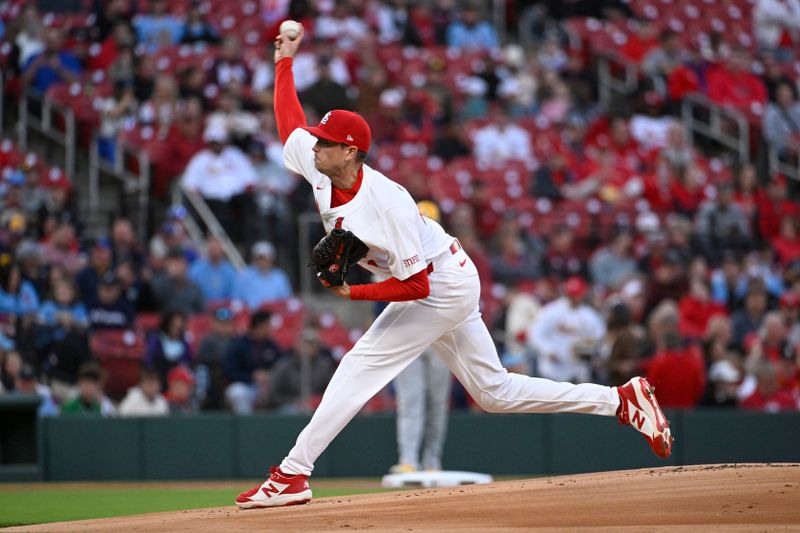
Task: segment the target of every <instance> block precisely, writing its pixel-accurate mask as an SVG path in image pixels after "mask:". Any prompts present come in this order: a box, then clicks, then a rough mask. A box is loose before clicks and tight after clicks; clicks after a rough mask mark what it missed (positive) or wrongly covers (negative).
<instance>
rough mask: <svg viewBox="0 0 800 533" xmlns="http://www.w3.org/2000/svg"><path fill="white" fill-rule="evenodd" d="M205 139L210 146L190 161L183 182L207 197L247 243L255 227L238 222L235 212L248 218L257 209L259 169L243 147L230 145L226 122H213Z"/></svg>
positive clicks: (220, 217) (227, 227)
mask: <svg viewBox="0 0 800 533" xmlns="http://www.w3.org/2000/svg"><path fill="white" fill-rule="evenodd" d="M203 138H204V140H205V141H206V142H208V143H209V144H208V148H207V149H205V150H201V151H200V152H198V153H197V154H196V155H195V156H194V157H192V159H191V161H189V165H188V166H187V167H186V171H185V172H184V174H183V177H182V178H181V179H182V184H183V186H184V187H185V188H186V189H188V190H189V191H194V192H197V193H199V194H200V195H201V196H202V197H203V198H204V199H205V201H206V203H208V207H209V208H210V209H211V211H212V212H213V213H214V215H215V216H216V217H217V220H219V222H220V224H221V225H222V227H223V229H225V231H226V232H227V233H228V235H230V236H231V237H232V238H233V239H234V240H236V241H238V242H246V240H247V239H248V235H252V232H251V231H249V230H250V229H251V228H243V227H242V226H243V225H245V224H238V225H235V224H234V214H235V213H238V214H239V215H240V216H241V217H242V218H246V217H248V216H249V215H252V213H253V212H254V211H255V209H254V206H253V194H252V192H251V191H252V188H253V187H254V186H255V185H256V182H257V175H256V171H255V168H254V167H253V164H252V163H251V162H250V161H249V160H248V159H247V156H245V154H244V153H243V152H242V151H241V150H239V149H238V148H236V147H235V146H230V145H228V144H227V142H228V133H227V131H226V130H225V127H224V126H223V125H222V124H220V123H217V122H211V123H209V124H208V126H207V127H206V131H205V133H204V134H203Z"/></svg>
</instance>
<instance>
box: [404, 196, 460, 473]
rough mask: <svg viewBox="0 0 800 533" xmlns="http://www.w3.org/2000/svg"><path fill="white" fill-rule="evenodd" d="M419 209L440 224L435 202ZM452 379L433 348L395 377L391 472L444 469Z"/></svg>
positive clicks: (422, 203) (424, 204)
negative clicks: (394, 442) (394, 457)
mask: <svg viewBox="0 0 800 533" xmlns="http://www.w3.org/2000/svg"><path fill="white" fill-rule="evenodd" d="M417 208H418V209H419V212H420V214H422V215H423V216H425V217H427V218H429V219H431V220H434V221H436V222H439V218H440V217H439V208H438V207H437V206H436V204H435V203H433V202H431V201H430V200H424V201H421V202H419V203H417ZM452 380H453V378H452V376H451V375H450V369H449V368H447V365H446V364H444V361H443V360H442V359H441V358H440V357H438V356H437V355H436V354H435V353H434V351H433V350H432V349H431V348H428V349H427V350H425V351H424V352H422V355H420V356H419V357H417V358H416V359H415V360H414V361H412V362H411V364H409V365H408V366H407V367H406V369H405V370H403V371H402V372H400V374H398V376H397V377H396V378H395V380H394V390H395V394H396V396H397V452H398V462H397V464H396V465H394V466H393V467H392V468H391V469H390V470H389V472H391V473H392V474H400V473H404V472H414V471H416V470H420V469H421V470H428V471H432V470H441V469H442V449H443V448H444V441H445V437H446V435H447V414H448V410H449V407H450V391H451V389H452V382H453V381H452Z"/></svg>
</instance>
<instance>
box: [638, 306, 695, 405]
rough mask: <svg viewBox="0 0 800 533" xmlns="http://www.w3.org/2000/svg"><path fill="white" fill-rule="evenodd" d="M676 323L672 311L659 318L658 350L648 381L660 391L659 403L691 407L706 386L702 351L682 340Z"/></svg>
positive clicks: (650, 367)
mask: <svg viewBox="0 0 800 533" xmlns="http://www.w3.org/2000/svg"><path fill="white" fill-rule="evenodd" d="M678 323H679V322H678V317H677V316H675V315H674V314H671V315H669V318H668V319H666V318H665V319H664V321H662V323H661V325H662V328H663V329H662V330H661V331H660V335H661V338H660V339H659V341H658V345H659V349H658V350H657V351H656V354H655V356H654V357H653V358H652V360H651V361H650V363H649V365H648V370H647V379H648V381H650V383H651V384H652V385H653V386H654V387H656V389H657V390H658V391H659V398H658V401H659V403H660V404H661V405H662V406H663V407H667V408H670V407H694V406H695V405H697V404H698V403H699V402H700V399H701V398H702V397H703V394H704V392H705V388H706V371H705V365H704V363H703V356H702V353H701V351H700V349H699V348H698V347H697V346H696V345H692V344H686V343H685V342H684V341H683V339H682V338H681V335H680V333H679V331H678V328H679V326H678ZM662 398H663V399H662Z"/></svg>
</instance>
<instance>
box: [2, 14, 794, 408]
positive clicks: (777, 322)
mask: <svg viewBox="0 0 800 533" xmlns="http://www.w3.org/2000/svg"><path fill="white" fill-rule="evenodd" d="M73 4H75V3H73ZM77 4H80V2H77ZM578 4H580V7H581V8H582V9H584V10H585V11H586V13H587V14H589V15H592V16H589V17H583V16H580V17H577V16H569V17H567V16H565V14H564V13H563V12H561V10H560V9H559V7H558V5H556V4H555V3H547V2H540V3H536V4H535V5H534V6H532V7H531V9H530V10H524V9H523V8H524V7H525V6H526V4H525V3H519V5H516V4H515V3H509V4H508V6H507V7H508V10H507V16H508V21H507V22H504V21H495V20H492V19H491V18H490V13H491V11H490V10H489V7H490V6H489V5H488V4H485V3H483V2H480V1H477V0H468V1H466V2H456V1H454V0H435V1H433V0H432V1H429V2H425V1H420V2H410V1H405V0H391V1H389V0H386V1H377V0H374V1H367V2H360V1H347V0H339V1H334V0H321V1H319V2H305V1H297V0H292V1H289V0H284V1H280V0H278V1H275V0H261V1H255V0H251V1H245V2H227V1H219V2H210V1H201V2H196V1H183V0H181V1H175V2H169V3H168V2H165V1H163V0H149V1H143V0H142V1H135V0H106V1H102V0H95V1H93V2H89V3H88V4H87V5H86V6H84V8H83V9H80V10H77V11H76V12H61V13H49V12H46V11H40V10H39V9H37V7H36V3H34V2H20V1H5V2H0V20H2V21H3V26H2V28H0V32H2V39H3V44H2V45H0V56H2V57H0V59H1V60H2V61H3V62H4V66H3V72H4V76H5V83H6V87H5V89H6V92H5V93H4V94H5V95H6V98H13V97H15V95H19V94H20V92H21V91H33V92H37V93H39V94H42V95H44V96H46V97H47V98H51V99H53V101H56V102H61V103H62V104H64V105H68V106H71V107H73V108H74V109H75V110H76V116H77V117H78V119H79V121H80V122H81V123H82V125H83V126H82V127H84V128H89V129H90V130H91V131H93V132H94V133H96V134H97V135H98V138H99V150H100V154H101V156H102V157H104V158H106V159H108V160H109V161H113V160H115V158H117V157H120V143H121V142H124V143H126V144H129V145H134V146H137V147H139V148H140V149H142V150H145V151H147V153H148V155H149V156H150V158H151V161H152V163H153V169H154V178H155V179H154V182H153V189H152V191H151V193H152V196H153V198H154V199H155V200H156V201H155V202H154V204H155V209H156V210H155V211H154V212H153V214H152V218H153V219H155V220H156V221H157V223H155V224H154V225H153V228H152V230H151V234H149V235H136V233H135V231H134V228H133V226H132V224H131V222H130V220H128V219H127V218H125V217H117V218H115V219H114V220H112V221H111V223H110V224H109V226H108V228H107V231H105V232H100V233H98V232H96V231H94V230H93V231H89V230H86V229H85V228H84V224H83V223H82V221H81V218H82V217H81V213H80V212H79V210H78V209H77V206H76V205H75V191H74V183H76V182H78V181H79V179H78V177H75V176H64V175H63V173H62V172H60V171H59V170H58V169H51V168H49V167H46V166H45V165H44V163H43V162H41V161H39V159H37V158H36V156H33V155H32V154H24V153H20V152H18V151H17V150H16V148H15V147H14V146H13V144H12V143H10V142H8V141H5V142H4V143H3V145H2V147H0V167H2V184H0V201H2V205H3V215H2V217H0V317H2V333H3V335H2V337H0V354H1V355H0V361H2V365H0V378H2V389H0V390H3V391H4V392H5V393H14V392H15V391H21V392H35V393H37V394H39V395H40V396H42V397H43V398H45V400H46V401H44V402H43V403H42V405H41V409H42V412H43V413H46V414H55V413H57V412H59V411H60V412H62V413H68V412H92V413H97V414H103V415H110V414H114V413H116V414H121V415H128V414H130V415H142V414H153V415H155V414H166V413H169V412H174V413H185V412H195V411H197V410H201V409H209V410H215V409H229V410H232V411H233V412H236V413H249V412H252V411H253V410H255V409H277V410H281V411H285V412H305V411H307V410H308V409H310V408H313V406H314V404H315V402H316V401H318V398H319V394H321V392H322V391H323V390H324V387H325V384H326V383H327V380H328V379H329V378H330V375H331V374H332V372H333V370H334V369H335V367H336V364H337V361H338V358H340V357H341V356H342V354H343V353H344V351H346V349H347V348H349V346H351V345H352V342H353V341H354V339H355V338H357V331H349V330H348V329H347V328H345V327H344V326H342V324H341V323H339V321H338V320H337V319H336V317H334V316H331V315H328V314H325V313H321V312H320V311H319V310H316V309H313V308H310V307H309V306H304V305H303V304H302V303H301V302H300V300H298V299H297V298H296V293H297V291H298V287H299V277H300V275H301V272H302V271H303V266H302V265H300V264H298V259H297V258H298V254H297V250H296V246H297V243H298V242H302V241H301V239H300V237H301V232H305V231H309V230H308V228H305V227H302V226H300V225H298V223H297V219H298V215H301V214H303V213H314V212H315V206H314V201H313V195H312V194H311V191H309V190H308V188H307V187H305V184H303V183H299V181H300V180H299V178H298V177H296V176H294V175H291V174H289V173H288V172H287V171H286V170H285V168H284V166H283V162H282V157H281V145H280V140H279V139H278V138H277V134H276V130H275V125H274V117H273V113H272V109H271V108H272V80H273V65H272V60H271V40H272V37H273V36H274V35H275V34H276V33H277V29H276V28H277V27H278V25H279V24H280V22H281V21H282V20H285V19H286V18H292V19H295V20H299V21H301V22H302V23H303V25H304V27H305V31H306V38H305V39H306V42H304V44H303V47H302V48H301V53H300V54H298V56H297V57H296V58H295V61H294V73H295V80H296V86H297V89H298V91H299V93H300V98H301V102H302V103H303V105H304V107H305V110H306V116H307V117H308V121H309V122H310V123H314V122H316V121H317V120H319V118H320V117H321V115H322V114H324V113H325V112H326V111H328V110H329V109H331V108H343V109H353V110H356V111H358V112H360V113H362V114H363V115H364V116H365V117H366V118H367V120H368V122H369V123H370V125H371V127H372V130H373V139H374V146H375V148H374V149H373V151H372V152H371V153H370V157H369V159H368V161H367V164H369V165H371V166H373V167H374V168H377V169H378V170H380V171H382V172H384V173H386V174H387V175H388V176H389V177H390V178H392V179H394V180H397V181H398V182H400V183H402V184H403V185H405V186H406V187H407V188H408V189H409V191H410V192H411V193H412V195H413V196H414V197H415V199H416V200H424V201H428V202H430V205H432V206H433V208H435V209H437V210H440V211H441V218H442V220H443V223H444V225H445V226H446V228H447V229H448V231H450V232H451V233H452V234H454V235H455V236H456V237H458V238H459V240H460V241H461V244H462V246H463V247H464V248H465V250H467V251H468V253H469V254H470V256H471V257H472V258H473V260H474V261H475V263H476V265H477V266H478V269H479V271H480V274H481V281H482V288H483V295H482V301H481V306H482V312H483V317H484V320H485V321H486V323H487V325H488V326H489V327H490V329H491V331H492V332H493V334H494V337H495V339H496V342H497V344H498V347H499V348H500V350H499V351H500V353H501V354H502V361H503V363H504V365H505V366H506V367H507V368H508V369H509V370H510V371H518V372H524V373H530V374H534V375H540V376H543V377H547V378H551V379H555V380H568V381H573V382H582V381H593V382H599V383H606V384H611V385H618V384H622V383H624V382H625V381H627V380H628V379H629V378H630V377H631V376H633V375H637V374H645V375H647V376H648V378H649V379H650V381H651V383H653V384H654V385H655V386H656V388H657V389H658V394H659V399H660V401H661V403H662V405H663V406H665V407H693V406H698V405H704V406H727V407H733V406H738V407H741V408H747V409H756V410H762V411H779V410H795V411H796V410H798V409H799V408H800V403H799V402H800V233H799V232H800V203H798V197H799V196H798V191H800V182H797V181H796V180H793V179H790V178H787V177H786V176H783V175H778V174H771V173H770V172H768V171H767V166H766V164H765V161H766V157H765V156H764V154H766V152H767V151H768V150H769V149H770V148H773V149H775V150H777V151H778V153H779V155H780V157H782V158H783V159H784V160H785V161H788V162H791V161H792V158H793V157H795V156H794V155H793V154H796V147H797V145H798V138H800V103H798V99H797V90H798V72H800V71H799V70H797V68H796V65H797V64H798V63H797V61H798V60H800V57H797V55H796V50H797V49H798V46H799V45H800V40H798V39H799V38H800V6H795V2H793V1H788V2H779V1H775V0H754V1H753V2H750V3H748V2H743V1H742V2H738V1H734V0H726V1H720V2H711V3H709V2H704V3H702V5H701V6H700V7H701V8H703V6H706V5H710V6H712V7H710V8H709V9H712V11H713V13H717V12H719V15H718V18H715V17H717V15H716V14H714V15H713V16H709V17H705V18H703V17H700V16H693V15H692V13H693V10H692V7H693V6H694V9H697V6H695V4H694V3H693V2H690V1H688V0H680V1H675V2H670V3H665V2H656V3H652V4H650V3H648V2H641V3H639V2H636V3H632V4H635V5H629V4H626V3H616V2H613V1H608V2H602V3H597V5H595V6H589V5H588V3H582V2H578ZM57 7H58V6H55V7H53V6H51V7H50V8H49V9H55V8H57ZM668 9H670V10H672V11H670V12H669V13H671V14H668V13H667V10H668ZM780 10H784V11H780ZM578 12H581V10H576V11H575V13H578ZM675 13H677V14H678V15H680V17H684V18H685V19H686V20H684V19H682V18H680V17H679V16H678V15H674V14H675ZM781 13H783V15H781ZM518 15H519V17H518ZM522 15H524V16H522ZM517 18H519V20H522V21H524V24H523V23H520V24H519V26H518V25H517V24H516V20H517ZM717 20H719V21H721V22H720V24H723V26H722V27H720V25H719V24H717V23H715V21H717ZM740 20H744V21H748V25H747V26H746V27H745V26H744V25H737V21H740ZM510 21H514V24H510V23H509V22H510ZM676 21H677V22H676ZM496 22H499V24H500V26H499V27H500V28H501V29H502V30H503V31H502V32H500V33H498V31H497V30H498V25H497V24H496ZM751 22H752V24H751ZM677 23H680V24H684V27H678V26H677ZM695 23H696V26H693V27H694V29H695V30H697V31H691V32H688V31H683V30H685V29H686V26H688V25H690V24H695ZM726 24H727V26H725V25H726ZM734 30H735V31H734ZM748 39H749V40H748ZM608 53H612V54H613V55H614V57H615V59H616V60H618V61H623V62H625V63H627V64H633V65H636V66H637V68H638V72H639V79H638V89H637V90H636V91H634V92H632V93H631V94H627V95H625V97H624V98H622V99H619V100H614V101H611V102H601V100H600V97H599V94H598V79H597V60H598V57H600V56H601V55H603V54H608ZM694 93H701V94H704V95H705V96H707V97H708V98H709V99H710V100H711V101H713V102H717V103H718V104H720V105H723V106H727V107H732V108H735V109H738V110H739V111H740V112H742V113H743V114H744V116H746V117H747V119H748V121H749V128H750V131H751V133H752V139H753V141H752V143H751V145H752V146H751V148H752V153H753V154H754V156H753V158H752V160H748V161H738V160H736V159H735V158H732V157H729V156H727V155H726V154H724V153H721V152H720V151H719V150H716V149H715V147H713V146H704V145H697V144H694V143H693V142H692V140H693V139H692V137H691V133H690V132H689V131H687V129H686V127H685V125H684V124H682V122H681V121H680V115H679V111H680V104H681V102H682V100H683V99H684V98H686V96H687V95H689V94H694ZM82 138H83V137H82ZM178 182H180V183H181V184H182V185H183V186H184V187H185V188H187V189H189V190H192V191H195V192H197V193H198V194H200V195H201V196H203V198H204V199H205V200H206V202H207V203H208V205H209V207H210V208H211V210H212V212H213V213H214V214H215V215H216V216H217V218H218V219H219V221H220V223H221V224H222V226H223V227H224V228H225V229H226V231H227V232H228V234H229V235H230V236H231V238H232V239H233V240H234V242H235V243H236V245H237V246H238V247H239V248H240V250H242V252H243V255H244V256H245V257H246V259H247V263H248V264H247V266H246V268H244V269H242V270H238V271H237V269H236V268H234V267H233V266H232V265H231V264H230V263H229V262H228V260H227V259H226V257H225V254H224V253H223V249H222V246H221V244H220V243H219V242H218V241H217V240H215V239H213V238H209V239H207V240H206V241H204V242H201V243H195V242H192V241H191V240H190V239H189V238H188V237H187V232H186V229H185V226H184V224H185V221H186V217H187V216H191V213H188V212H187V211H186V210H185V209H184V208H183V207H181V206H170V205H169V204H170V202H169V191H170V189H171V188H172V187H174V186H175V184H176V183H178ZM159 199H160V201H159ZM312 234H313V235H316V236H318V234H314V233H313V232H312ZM310 242H315V241H314V240H311V241H310ZM365 326H366V325H365ZM392 404H393V398H392V392H391V390H387V391H385V394H384V393H382V394H381V395H380V396H379V397H378V398H376V399H375V400H374V401H373V402H372V403H371V405H370V406H369V407H368V409H372V410H381V409H385V408H391V407H392ZM451 405H452V406H453V407H454V408H473V404H472V402H471V400H470V398H468V397H467V396H466V394H465V393H464V391H463V389H461V388H460V387H454V389H453V394H452V398H451Z"/></svg>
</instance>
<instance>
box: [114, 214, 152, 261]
mask: <svg viewBox="0 0 800 533" xmlns="http://www.w3.org/2000/svg"><path fill="white" fill-rule="evenodd" d="M110 244H111V257H112V264H113V265H114V266H118V265H119V264H120V263H124V262H129V263H131V264H132V265H133V266H134V268H136V269H137V273H138V270H139V269H141V268H142V267H143V266H144V261H145V260H144V254H143V253H142V247H141V245H140V244H139V240H138V239H137V237H136V230H134V229H133V223H132V222H131V220H130V219H129V218H127V217H117V218H115V219H114V222H113V223H112V224H111V242H110Z"/></svg>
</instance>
